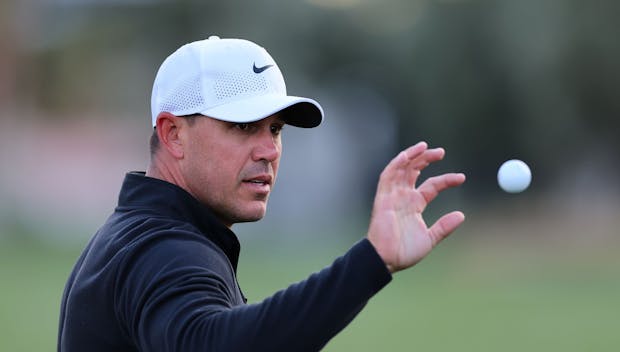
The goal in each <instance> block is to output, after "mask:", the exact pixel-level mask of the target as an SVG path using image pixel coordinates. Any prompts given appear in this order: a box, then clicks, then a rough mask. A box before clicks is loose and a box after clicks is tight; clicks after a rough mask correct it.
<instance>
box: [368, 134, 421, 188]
mask: <svg viewBox="0 0 620 352" xmlns="http://www.w3.org/2000/svg"><path fill="white" fill-rule="evenodd" d="M427 148H428V145H427V144H426V142H418V143H417V144H415V145H413V146H411V147H409V148H407V149H405V150H403V151H401V152H400V153H399V154H398V155H397V156H396V157H395V158H394V159H392V160H391V161H390V163H389V164H388V165H387V166H386V167H385V169H383V172H381V176H380V177H379V186H378V191H388V190H389V189H391V186H392V185H393V184H394V182H395V181H396V180H398V179H402V178H403V177H406V166H407V164H408V163H409V162H410V160H411V158H416V157H418V156H420V155H422V154H423V153H424V151H425V150H426V149H427Z"/></svg>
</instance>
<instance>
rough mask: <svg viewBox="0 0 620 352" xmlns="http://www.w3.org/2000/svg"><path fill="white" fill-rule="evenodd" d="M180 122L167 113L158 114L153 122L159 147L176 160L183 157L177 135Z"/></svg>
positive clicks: (176, 117) (179, 119)
mask: <svg viewBox="0 0 620 352" xmlns="http://www.w3.org/2000/svg"><path fill="white" fill-rule="evenodd" d="M181 120H182V119H181V118H179V117H178V116H175V115H172V114H171V113H169V112H160V113H159V115H157V120H156V122H155V127H156V131H157V136H158V137H159V142H160V145H161V146H162V147H163V148H164V149H166V150H167V151H168V153H170V155H172V156H173V157H174V158H176V159H182V158H183V156H184V150H183V143H182V140H181V138H180V134H179V131H180V127H181V124H182V121H181Z"/></svg>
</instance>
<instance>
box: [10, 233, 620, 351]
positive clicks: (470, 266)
mask: <svg viewBox="0 0 620 352" xmlns="http://www.w3.org/2000/svg"><path fill="white" fill-rule="evenodd" d="M266 242H268V241H266ZM270 243H273V242H270ZM481 243H484V245H480V244H481ZM349 245H350V244H332V245H329V246H326V247H321V246H318V245H317V244H313V245H305V244H302V243H298V244H297V245H291V244H289V245H287V247H285V248H283V247H278V246H273V247H264V246H261V245H257V244H252V243H250V244H248V245H246V246H244V250H243V252H242V260H241V263H240V268H239V276H240V282H241V286H242V288H243V289H244V292H245V293H246V295H247V296H249V298H250V301H251V302H256V301H260V300H261V299H262V298H263V297H265V296H268V295H270V294H271V293H273V292H275V291H276V290H278V289H280V288H283V287H286V286H287V285H288V284H290V283H292V282H295V281H299V280H301V279H303V278H305V277H306V276H307V275H308V274H309V273H310V272H313V271H317V270H319V269H321V268H322V267H324V266H325V265H328V264H329V263H330V262H331V261H332V259H333V258H335V257H336V256H337V255H339V254H340V253H342V252H344V251H345V250H346V248H347V247H348V246H349ZM301 248H303V250H301ZM290 253H295V255H291V254H290ZM78 254H79V249H73V250H64V249H58V248H56V249H52V248H48V247H45V246H41V245H37V244H32V243H11V242H10V243H1V245H0V279H1V280H2V281H1V282H2V291H1V292H2V299H1V300H0V351H53V350H55V349H56V333H57V324H58V309H59V304H60V297H61V294H62V290H63V287H64V282H65V280H66V277H67V275H68V274H69V272H70V270H71V267H72V265H73V262H74V261H75V259H76V258H77V256H78ZM618 297H620V258H618V255H617V251H616V250H615V249H614V247H609V246H607V247H601V248H590V250H588V251H585V252H584V251H583V250H574V251H572V252H571V251H569V250H567V249H566V248H559V249H557V248H556V249H554V247H553V246H548V247H542V248H541V247H540V246H536V247H533V246H532V242H526V241H523V242H518V243H501V241H496V242H493V243H489V241H486V240H483V239H482V238H474V237H470V238H466V236H461V237H459V239H454V240H453V239H450V241H448V242H446V243H444V244H442V247H441V248H440V249H439V250H438V251H436V252H434V253H433V254H432V255H431V256H430V257H429V258H427V259H426V260H425V261H424V262H422V263H420V264H419V265H418V266H417V267H415V268H414V269H413V270H409V271H406V272H402V273H398V274H396V276H395V278H394V281H393V282H392V283H391V284H390V285H389V286H388V287H386V288H385V289H384V290H383V291H381V292H380V293H379V294H378V295H377V296H376V297H374V298H373V299H372V300H371V301H370V302H369V304H368V306H367V307H366V309H365V310H364V311H363V312H362V313H361V314H360V315H359V316H358V317H357V319H355V320H354V321H353V323H352V324H351V325H349V326H348V327H347V328H346V329H345V330H344V331H343V332H342V333H341V334H339V335H338V336H337V337H335V338H334V339H333V340H332V341H331V342H330V343H329V344H328V345H327V347H326V348H325V350H326V351H378V350H400V351H409V350H411V351H415V350H420V351H453V350H458V351H461V352H464V351H508V352H510V351H567V352H570V351H575V352H577V351H579V352H581V351H615V350H617V348H618V346H620V337H618V334H617V330H618V326H620V315H619V314H618V313H620V300H619V299H618Z"/></svg>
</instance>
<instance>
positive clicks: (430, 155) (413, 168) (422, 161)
mask: <svg viewBox="0 0 620 352" xmlns="http://www.w3.org/2000/svg"><path fill="white" fill-rule="evenodd" d="M445 154H446V152H445V150H444V149H443V148H434V149H427V150H425V151H424V153H422V154H420V155H419V156H418V157H417V158H415V159H414V160H411V162H410V163H409V165H407V166H406V168H407V181H408V184H409V186H410V187H414V186H415V184H416V182H417V180H418V177H419V176H420V173H421V172H422V170H424V169H425V168H426V167H427V166H428V165H430V164H431V163H433V162H436V161H439V160H441V159H443V157H444V155H445Z"/></svg>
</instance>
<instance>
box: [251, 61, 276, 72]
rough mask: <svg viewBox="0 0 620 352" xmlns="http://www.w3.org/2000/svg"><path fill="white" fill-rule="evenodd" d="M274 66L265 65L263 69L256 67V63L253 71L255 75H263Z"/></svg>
mask: <svg viewBox="0 0 620 352" xmlns="http://www.w3.org/2000/svg"><path fill="white" fill-rule="evenodd" d="M271 66H273V65H265V66H263V67H256V62H255V63H254V66H253V67H252V69H253V70H254V73H261V72H263V71H265V70H266V69H268V68H270V67H271Z"/></svg>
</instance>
